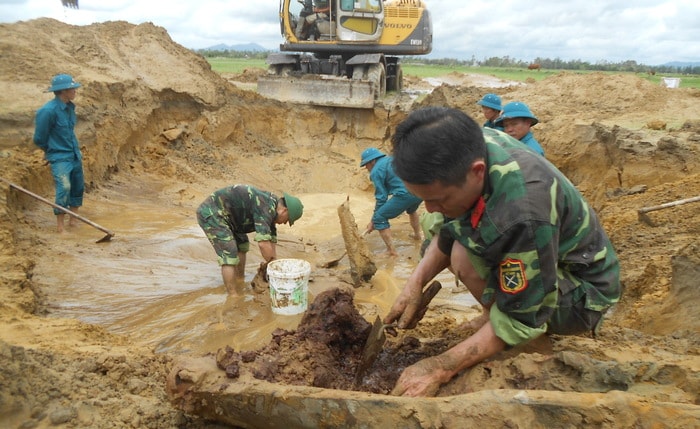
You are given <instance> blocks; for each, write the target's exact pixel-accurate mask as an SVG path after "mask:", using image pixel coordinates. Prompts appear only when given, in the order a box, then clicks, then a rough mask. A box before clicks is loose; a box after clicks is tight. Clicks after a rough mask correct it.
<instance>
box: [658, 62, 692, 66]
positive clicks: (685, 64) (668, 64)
mask: <svg viewBox="0 0 700 429" xmlns="http://www.w3.org/2000/svg"><path fill="white" fill-rule="evenodd" d="M661 65H662V66H666V67H700V62H698V61H671V62H670V63H665V64H661Z"/></svg>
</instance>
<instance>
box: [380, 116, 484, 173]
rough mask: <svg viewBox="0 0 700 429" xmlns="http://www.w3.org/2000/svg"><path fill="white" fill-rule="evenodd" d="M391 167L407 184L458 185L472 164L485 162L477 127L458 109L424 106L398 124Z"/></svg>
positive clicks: (478, 127)
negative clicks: (477, 161)
mask: <svg viewBox="0 0 700 429" xmlns="http://www.w3.org/2000/svg"><path fill="white" fill-rule="evenodd" d="M391 141H392V144H393V156H394V160H393V167H394V171H395V172H396V174H397V175H398V176H399V177H400V178H401V180H403V181H404V182H407V183H412V184H416V185H427V184H430V183H433V182H435V181H439V182H441V183H442V184H444V185H461V184H463V183H464V181H465V180H466V177H467V172H468V170H469V168H470V167H471V165H472V163H473V162H474V161H476V160H478V159H484V160H485V159H486V143H485V142H484V135H483V132H482V130H481V126H479V124H477V123H476V122H475V121H474V120H473V119H472V118H470V117H469V116H468V115H467V114H465V113H464V112H462V111H461V110H458V109H454V108H448V107H426V108H423V109H419V110H416V111H414V112H412V113H411V114H409V115H408V117H407V118H406V119H405V120H404V121H403V122H401V123H400V124H399V125H398V126H397V127H396V131H395V133H394V135H393V136H392V139H391Z"/></svg>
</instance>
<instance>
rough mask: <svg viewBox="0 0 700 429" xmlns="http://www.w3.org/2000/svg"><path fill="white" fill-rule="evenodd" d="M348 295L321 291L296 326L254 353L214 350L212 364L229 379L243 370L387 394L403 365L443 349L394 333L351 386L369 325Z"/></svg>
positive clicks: (288, 380)
mask: <svg viewBox="0 0 700 429" xmlns="http://www.w3.org/2000/svg"><path fill="white" fill-rule="evenodd" d="M353 296H354V293H353V291H352V290H350V289H340V288H335V289H329V290H326V291H324V292H322V293H320V294H319V295H318V296H317V297H316V299H314V301H313V303H312V304H311V305H310V306H309V308H308V309H307V311H306V313H305V314H304V316H303V317H302V320H301V322H300V323H299V326H298V327H297V329H296V330H293V331H288V330H284V329H277V330H275V331H274V332H273V333H272V339H271V341H270V342H269V343H268V344H267V345H265V346H264V347H262V348H260V349H258V350H254V351H240V352H236V351H234V350H233V349H232V348H231V347H229V346H227V347H226V348H224V349H219V351H218V352H217V355H216V363H217V366H218V367H219V368H220V369H222V370H224V371H225V372H226V375H227V377H229V378H238V377H240V376H241V375H242V374H243V372H245V371H247V372H249V373H250V374H251V375H252V376H253V377H255V378H257V379H260V380H265V381H269V382H272V383H283V384H289V385H297V386H314V387H322V388H328V389H339V390H356V391H363V392H372V393H383V394H388V393H389V392H390V391H391V390H392V389H393V387H394V384H395V383H396V380H397V379H398V377H399V375H400V374H401V372H402V371H403V370H404V369H405V368H406V367H407V366H409V365H411V364H413V363H415V362H417V361H419V360H421V359H423V358H425V357H428V356H432V355H435V354H439V353H441V352H442V351H444V350H445V349H446V348H447V347H448V344H447V343H445V342H439V341H438V342H430V343H428V344H422V343H421V341H420V340H418V338H416V337H414V336H409V335H399V336H398V337H397V338H396V339H392V340H387V342H386V344H385V345H384V349H383V350H382V352H381V353H380V354H379V356H378V357H377V360H376V361H375V362H374V364H373V365H372V367H370V369H369V370H368V371H367V374H366V375H365V377H364V379H363V380H362V382H361V383H359V384H356V383H355V373H356V372H357V368H358V366H359V364H360V361H361V359H362V352H363V349H364V345H365V342H366V341H367V338H368V336H369V333H370V331H371V328H372V325H371V324H370V323H369V322H367V321H366V320H365V319H364V318H363V317H362V315H360V313H359V312H358V310H357V308H355V306H354V303H353ZM404 333H405V332H404Z"/></svg>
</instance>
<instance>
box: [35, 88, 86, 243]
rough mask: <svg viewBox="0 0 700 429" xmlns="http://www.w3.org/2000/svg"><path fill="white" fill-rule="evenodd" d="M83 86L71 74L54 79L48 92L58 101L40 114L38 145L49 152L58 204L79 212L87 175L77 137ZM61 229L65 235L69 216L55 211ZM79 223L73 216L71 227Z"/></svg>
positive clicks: (36, 136) (47, 158) (38, 114)
mask: <svg viewBox="0 0 700 429" xmlns="http://www.w3.org/2000/svg"><path fill="white" fill-rule="evenodd" d="M79 87H80V84H79V83H78V82H75V81H74V80H73V77H71V76H70V75H67V74H58V75H56V76H54V77H53V78H52V79H51V86H50V87H49V89H47V90H46V92H53V93H54V99H53V100H51V101H49V102H48V103H46V104H44V105H43V106H42V107H41V108H40V109H39V110H38V111H37V112H36V120H35V125H36V126H35V130H34V143H35V144H36V145H37V146H39V147H40V148H41V149H42V150H43V151H44V153H45V158H46V160H47V161H48V162H49V164H50V165H51V174H52V175H53V181H54V185H55V188H56V204H57V205H59V206H61V207H65V208H66V209H70V210H71V211H72V212H77V211H78V208H79V207H80V206H82V205H83V193H84V192H85V178H84V176H83V155H82V154H81V152H80V146H79V145H78V138H77V137H76V136H75V124H76V122H77V117H76V115H75V104H73V100H74V99H75V95H76V88H79ZM53 212H54V214H55V215H56V222H57V230H58V232H59V233H60V232H63V224H64V218H65V213H64V212H62V211H60V210H58V209H56V208H54V209H53ZM76 222H77V221H76V220H75V219H74V218H73V217H72V216H71V218H70V220H69V225H70V226H74V225H75V224H76Z"/></svg>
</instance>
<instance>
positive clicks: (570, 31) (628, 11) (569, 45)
mask: <svg viewBox="0 0 700 429" xmlns="http://www.w3.org/2000/svg"><path fill="white" fill-rule="evenodd" d="M79 3H80V9H78V10H75V9H68V8H64V7H63V6H62V5H61V1H60V0H0V22H16V21H26V20H29V19H34V18H40V17H50V18H54V19H57V20H60V21H63V22H65V23H68V24H72V25H88V24H92V23H95V22H105V21H128V22H131V23H133V24H140V23H143V22H152V23H153V24H155V25H158V26H161V27H164V28H165V29H166V30H167V31H168V33H169V34H170V37H171V38H172V39H173V40H174V41H175V42H177V43H179V44H181V45H183V46H185V47H187V48H191V49H201V48H207V47H210V46H213V45H217V44H220V43H224V44H227V45H236V44H246V43H257V44H259V45H261V46H263V47H264V48H266V49H270V50H275V49H277V47H278V46H279V44H280V43H281V41H282V39H281V35H280V33H279V21H278V9H279V1H278V0H253V1H246V0H170V1H165V0H151V1H148V0H146V1H143V0H79ZM426 3H427V5H428V7H429V9H430V11H431V13H432V17H433V28H434V37H433V40H434V43H433V53H432V54H431V55H430V57H431V58H447V57H449V58H459V59H470V58H472V56H474V57H475V58H476V59H477V60H482V59H484V58H488V57H504V56H509V57H511V58H514V59H518V60H524V61H532V60H533V59H535V58H537V57H541V58H550V59H554V58H560V59H562V60H565V61H568V60H583V61H588V62H590V63H598V62H601V61H607V62H621V61H625V60H633V61H636V62H637V63H640V64H646V65H659V64H664V63H667V62H670V61H684V62H686V61H691V62H700V1H699V0H667V1H664V0H634V1H622V0H613V1H600V0H532V1H526V0H519V1H511V0H495V1H490V2H486V1H469V0H426Z"/></svg>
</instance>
